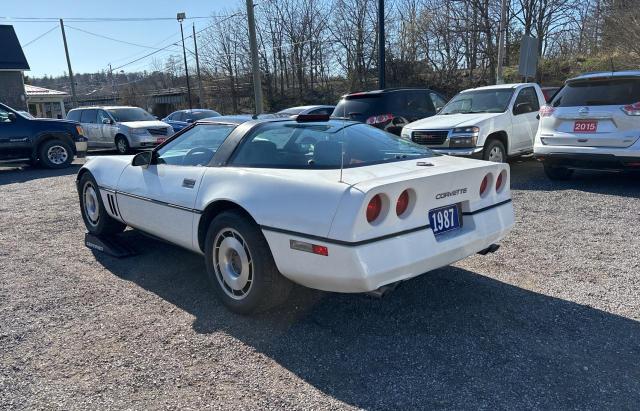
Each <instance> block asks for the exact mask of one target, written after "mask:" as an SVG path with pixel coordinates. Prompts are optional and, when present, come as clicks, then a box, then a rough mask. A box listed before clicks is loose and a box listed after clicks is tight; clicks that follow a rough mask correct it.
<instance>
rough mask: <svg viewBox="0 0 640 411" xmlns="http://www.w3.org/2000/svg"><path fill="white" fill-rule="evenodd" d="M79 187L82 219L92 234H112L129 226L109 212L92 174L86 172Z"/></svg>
mask: <svg viewBox="0 0 640 411" xmlns="http://www.w3.org/2000/svg"><path fill="white" fill-rule="evenodd" d="M79 187H80V189H79V191H78V194H79V195H80V212H81V213H82V220H84V225H85V226H86V227H87V230H88V231H89V232H90V233H91V234H94V235H110V234H117V233H121V232H122V231H124V229H125V228H126V227H127V226H126V225H124V224H123V223H121V222H120V221H117V220H114V219H113V218H111V216H109V215H108V214H107V210H106V209H105V208H104V204H103V203H102V198H101V197H100V191H99V189H98V184H97V183H96V180H95V179H94V178H93V176H92V175H91V174H89V173H84V175H83V176H82V178H81V179H80V184H79Z"/></svg>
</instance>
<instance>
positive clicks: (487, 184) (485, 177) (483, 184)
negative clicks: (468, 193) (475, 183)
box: [480, 174, 489, 196]
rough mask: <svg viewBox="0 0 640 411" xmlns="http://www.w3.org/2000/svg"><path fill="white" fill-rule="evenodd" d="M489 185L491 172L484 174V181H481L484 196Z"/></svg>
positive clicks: (481, 193)
mask: <svg viewBox="0 0 640 411" xmlns="http://www.w3.org/2000/svg"><path fill="white" fill-rule="evenodd" d="M487 187H489V174H487V175H486V176H484V178H483V179H482V183H480V195H481V196H483V195H485V194H486V192H487Z"/></svg>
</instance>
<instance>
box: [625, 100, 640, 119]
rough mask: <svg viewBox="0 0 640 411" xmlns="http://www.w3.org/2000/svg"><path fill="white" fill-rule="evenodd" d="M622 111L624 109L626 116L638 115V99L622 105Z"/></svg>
mask: <svg viewBox="0 0 640 411" xmlns="http://www.w3.org/2000/svg"><path fill="white" fill-rule="evenodd" d="M622 111H624V114H626V115H628V116H640V101H639V102H637V103H633V104H627V105H626V106H623V107H622Z"/></svg>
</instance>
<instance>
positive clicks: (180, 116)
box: [173, 111, 187, 121]
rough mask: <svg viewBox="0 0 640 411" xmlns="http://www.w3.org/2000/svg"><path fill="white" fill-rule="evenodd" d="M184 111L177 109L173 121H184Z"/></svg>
mask: <svg viewBox="0 0 640 411" xmlns="http://www.w3.org/2000/svg"><path fill="white" fill-rule="evenodd" d="M185 114H186V113H185V112H184V111H179V112H177V113H176V116H175V117H174V118H173V120H174V121H186V120H187V119H186V116H185Z"/></svg>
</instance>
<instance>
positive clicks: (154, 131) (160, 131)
mask: <svg viewBox="0 0 640 411" xmlns="http://www.w3.org/2000/svg"><path fill="white" fill-rule="evenodd" d="M147 131H148V132H149V134H151V135H152V136H166V135H167V129H166V128H148V129H147Z"/></svg>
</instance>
